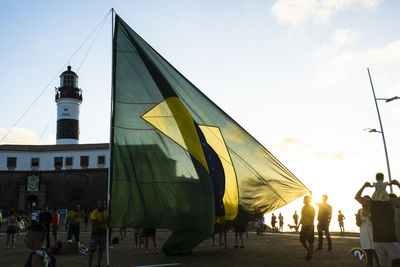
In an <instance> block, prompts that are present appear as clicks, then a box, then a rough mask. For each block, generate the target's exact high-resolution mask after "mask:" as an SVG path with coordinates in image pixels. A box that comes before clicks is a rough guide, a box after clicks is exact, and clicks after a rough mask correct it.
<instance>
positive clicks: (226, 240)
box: [224, 231, 228, 248]
mask: <svg viewBox="0 0 400 267" xmlns="http://www.w3.org/2000/svg"><path fill="white" fill-rule="evenodd" d="M224 241H225V248H228V233H227V231H224Z"/></svg>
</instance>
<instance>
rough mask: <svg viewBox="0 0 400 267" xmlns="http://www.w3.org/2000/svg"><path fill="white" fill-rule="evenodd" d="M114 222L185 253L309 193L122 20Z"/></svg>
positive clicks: (116, 47) (117, 48) (116, 50)
mask: <svg viewBox="0 0 400 267" xmlns="http://www.w3.org/2000/svg"><path fill="white" fill-rule="evenodd" d="M113 88H114V92H113V96H114V97H113V119H112V142H111V153H112V154H111V190H110V191H111V192H110V193H111V202H110V217H111V224H112V226H114V227H122V226H125V227H144V228H151V227H157V228H167V229H172V230H173V231H174V232H173V234H172V235H171V237H170V238H169V239H168V240H167V242H166V243H165V244H164V248H163V249H164V252H165V253H166V254H182V253H189V252H190V251H191V250H192V249H193V248H195V247H196V246H197V245H198V244H199V243H200V242H201V241H202V240H204V239H205V238H207V237H209V236H211V235H212V233H213V226H214V223H218V224H221V225H224V224H228V225H233V224H237V223H243V222H247V221H249V220H252V219H254V218H256V217H257V216H260V215H262V214H264V213H265V212H267V211H271V210H274V209H277V208H279V207H281V206H283V205H286V204H287V203H289V202H291V201H293V200H295V199H296V198H298V197H300V196H302V195H304V194H305V193H307V192H308V189H307V188H306V187H305V186H304V185H303V184H302V183H301V182H300V181H299V180H298V179H297V178H296V177H295V176H294V175H293V174H292V173H291V172H290V171H289V170H288V169H287V168H286V167H285V166H283V165H282V164H281V163H280V162H279V161H278V160H277V159H276V158H275V157H274V156H273V155H272V154H271V153H269V152H268V151H267V150H266V149H265V148H264V147H263V146H262V145H261V144H260V143H258V142H257V141H256V140H255V139H254V138H253V137H252V136H251V135H250V134H248V133H247V132H246V131H245V130H244V129H243V128H242V127H241V126H240V125H238V124H237V123H236V122H235V121H234V120H233V119H231V118H230V117H229V116H228V115H227V114H226V113H225V112H223V111H222V110H221V109H220V108H219V107H218V106H217V105H215V104H214V103H213V102H212V101H211V100H210V99H208V98H207V97H206V96H205V95H204V94H203V93H202V92H200V91H199V90H198V89H197V88H196V87H195V86H194V85H193V84H192V83H191V82H190V81H188V80H187V79H186V78H185V77H184V76H183V75H181V74H180V73H179V72H178V71H177V70H176V69H175V68H174V67H173V66H172V65H170V64H169V63H168V62H167V61H166V60H165V59H164V58H163V57H161V56H160V55H159V54H158V53H157V52H156V51H155V50H154V49H152V48H151V47H150V45H148V44H147V43H146V42H145V41H144V40H143V39H142V38H141V37H140V36H139V35H137V34H136V33H135V32H134V31H133V30H132V29H131V28H130V27H129V26H128V25H127V24H126V23H125V22H124V21H123V20H122V19H121V18H120V17H119V16H118V15H116V19H115V32H114V40H113Z"/></svg>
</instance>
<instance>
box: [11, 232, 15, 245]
mask: <svg viewBox="0 0 400 267" xmlns="http://www.w3.org/2000/svg"><path fill="white" fill-rule="evenodd" d="M11 247H12V248H15V234H11Z"/></svg>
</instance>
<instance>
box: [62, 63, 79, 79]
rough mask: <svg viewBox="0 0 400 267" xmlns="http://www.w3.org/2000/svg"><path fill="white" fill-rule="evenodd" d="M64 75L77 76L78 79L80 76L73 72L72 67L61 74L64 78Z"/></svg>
mask: <svg viewBox="0 0 400 267" xmlns="http://www.w3.org/2000/svg"><path fill="white" fill-rule="evenodd" d="M64 74H72V75H75V76H76V77H78V75H76V73H75V72H73V71H72V70H71V66H68V67H67V70H66V71H64V72H63V73H61V75H60V77H61V76H63V75H64Z"/></svg>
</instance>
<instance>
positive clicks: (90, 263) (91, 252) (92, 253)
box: [89, 251, 95, 267]
mask: <svg viewBox="0 0 400 267" xmlns="http://www.w3.org/2000/svg"><path fill="white" fill-rule="evenodd" d="M94 253H95V251H89V267H91V266H92V262H93V256H94Z"/></svg>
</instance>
